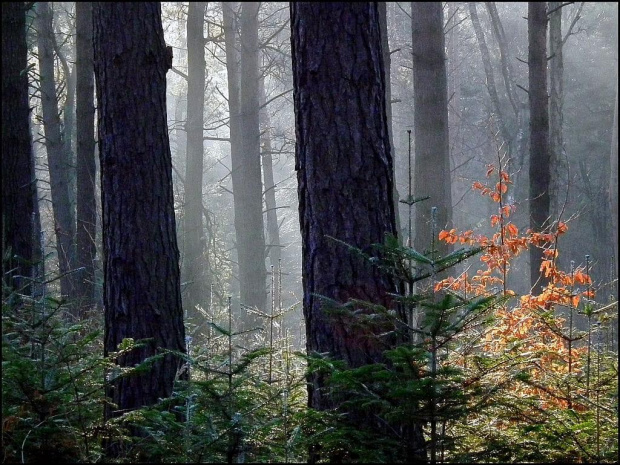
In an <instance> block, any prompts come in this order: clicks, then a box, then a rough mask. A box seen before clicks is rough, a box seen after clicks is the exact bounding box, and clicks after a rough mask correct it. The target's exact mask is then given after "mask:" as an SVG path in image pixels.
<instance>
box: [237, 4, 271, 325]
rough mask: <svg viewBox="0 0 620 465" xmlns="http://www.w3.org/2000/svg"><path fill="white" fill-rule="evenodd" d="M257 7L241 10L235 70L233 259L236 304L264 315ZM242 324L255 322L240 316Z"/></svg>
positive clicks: (245, 6) (247, 6) (248, 6)
mask: <svg viewBox="0 0 620 465" xmlns="http://www.w3.org/2000/svg"><path fill="white" fill-rule="evenodd" d="M258 6H259V3H258V2H247V3H242V5H241V19H240V30H241V40H240V49H241V66H240V78H241V81H240V82H241V83H242V85H241V86H240V89H239V120H238V124H239V126H238V129H239V131H240V132H239V133H238V135H239V136H240V137H241V141H240V147H239V153H233V155H237V157H236V158H233V160H232V182H233V193H234V199H235V202H234V203H235V231H236V233H237V252H238V257H239V282H240V287H241V303H242V304H244V305H246V306H249V307H257V308H259V309H261V310H265V308H266V304H267V293H266V283H267V275H266V270H265V232H264V222H263V201H262V198H263V195H262V194H263V186H262V181H261V167H260V125H259V115H258V113H259V112H258V80H259V79H258V78H259V75H258ZM244 319H245V320H246V322H245V323H246V325H252V326H254V325H255V323H256V322H255V318H254V317H253V316H252V315H250V314H248V315H247V317H244Z"/></svg>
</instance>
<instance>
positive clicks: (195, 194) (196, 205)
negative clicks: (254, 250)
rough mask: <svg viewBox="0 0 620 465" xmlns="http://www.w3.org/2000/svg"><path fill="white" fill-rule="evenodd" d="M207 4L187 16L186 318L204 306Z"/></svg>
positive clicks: (191, 7) (194, 5) (192, 6)
mask: <svg viewBox="0 0 620 465" xmlns="http://www.w3.org/2000/svg"><path fill="white" fill-rule="evenodd" d="M206 7H207V2H190V3H189V12H188V16H187V68H188V69H187V77H188V79H187V123H186V126H185V128H186V131H187V161H186V164H185V214H184V223H185V224H184V230H183V234H184V235H185V240H184V254H183V268H184V270H183V271H184V281H185V282H187V283H188V284H187V287H186V289H185V297H184V307H185V310H186V312H188V315H189V316H196V317H199V316H200V314H199V313H197V312H196V305H200V306H202V307H203V308H206V307H207V306H208V305H207V303H208V290H209V288H210V286H209V283H208V279H207V276H206V275H207V269H208V266H207V264H206V263H205V261H206V259H207V258H206V253H205V248H206V239H205V232H204V227H203V223H202V208H203V207H202V185H203V159H204V146H203V144H204V142H203V124H204V123H203V121H204V102H205V95H204V94H205V80H206V62H205V39H204V35H203V27H204V14H205V9H206Z"/></svg>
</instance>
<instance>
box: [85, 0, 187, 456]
mask: <svg viewBox="0 0 620 465" xmlns="http://www.w3.org/2000/svg"><path fill="white" fill-rule="evenodd" d="M93 25H94V56H95V79H96V84H97V103H98V105H97V108H98V117H99V119H98V122H99V152H100V158H101V186H102V210H103V228H102V231H103V250H104V307H105V336H104V339H105V348H104V350H105V354H106V355H108V354H110V353H112V352H114V351H116V350H117V348H118V344H119V343H121V342H122V341H123V339H125V338H133V339H134V340H141V339H147V341H146V343H145V345H144V347H142V348H139V349H136V350H133V351H131V352H129V353H127V354H126V355H123V356H120V357H118V359H117V363H118V364H119V365H120V366H122V367H131V366H135V365H136V364H138V363H140V362H142V361H144V359H145V358H146V357H150V356H153V355H155V354H157V353H158V352H160V350H161V349H169V350H176V351H181V352H184V351H185V340H184V336H185V334H184V327H183V310H182V306H181V290H180V279H179V250H178V247H177V237H176V228H175V217H174V205H173V191H172V162H171V156H170V146H169V140H168V130H167V127H166V71H167V70H168V69H170V67H171V65H172V56H171V53H170V49H166V45H165V42H164V33H163V30H162V24H161V10H160V4H159V3H143V2H135V3H94V4H93ZM180 366H181V362H180V360H179V359H178V358H177V357H174V356H172V355H166V356H165V357H164V358H163V359H161V360H159V361H157V362H155V363H153V365H152V367H151V368H150V369H149V370H147V371H146V372H144V373H141V374H140V375H133V376H128V377H123V378H120V379H117V380H116V381H114V382H113V383H112V385H111V387H110V389H109V390H108V392H107V394H108V396H109V397H110V398H111V400H112V402H113V403H114V404H116V406H117V408H116V409H114V410H113V409H112V408H111V407H110V406H109V405H108V406H107V408H106V412H105V414H106V417H107V418H110V417H113V416H116V415H119V414H120V413H122V412H126V411H128V410H133V409H136V408H138V407H141V406H144V405H152V404H154V403H156V402H157V400H158V399H160V398H166V397H168V396H170V395H171V394H172V388H173V383H174V380H175V376H177V374H178V373H177V372H178V370H179V367H180ZM112 375H113V374H112ZM108 453H111V454H112V455H114V454H115V449H114V448H112V449H111V450H109V451H108Z"/></svg>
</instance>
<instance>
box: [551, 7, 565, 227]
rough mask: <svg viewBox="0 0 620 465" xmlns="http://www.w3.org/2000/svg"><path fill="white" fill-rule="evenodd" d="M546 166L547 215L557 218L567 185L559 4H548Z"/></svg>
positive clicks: (560, 12)
mask: <svg viewBox="0 0 620 465" xmlns="http://www.w3.org/2000/svg"><path fill="white" fill-rule="evenodd" d="M549 11H550V15H549V55H550V59H549V87H550V89H549V164H550V169H551V178H550V186H549V187H550V189H549V195H550V205H551V207H550V213H551V215H552V216H551V217H552V219H553V220H556V219H557V218H558V215H559V213H560V210H561V207H562V199H561V197H562V194H565V193H564V192H560V189H561V186H568V183H569V180H568V178H567V177H566V174H565V163H564V157H563V156H562V155H563V148H564V147H563V146H564V140H563V135H562V124H563V119H564V115H563V106H564V58H563V53H562V3H561V2H549Z"/></svg>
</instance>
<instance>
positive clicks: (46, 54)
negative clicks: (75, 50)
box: [37, 2, 75, 297]
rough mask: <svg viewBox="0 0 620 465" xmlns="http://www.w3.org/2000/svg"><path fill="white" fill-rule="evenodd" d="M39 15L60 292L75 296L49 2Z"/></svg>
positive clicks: (66, 164) (66, 170)
mask: <svg viewBox="0 0 620 465" xmlns="http://www.w3.org/2000/svg"><path fill="white" fill-rule="evenodd" d="M37 15H38V34H37V41H38V49H39V75H40V80H41V86H40V88H41V110H42V113H43V127H44V130H45V148H46V150H47V162H48V165H49V172H50V188H51V193H52V207H53V211H54V231H55V233H56V250H57V254H58V264H59V268H60V274H61V278H60V292H61V294H62V295H63V296H66V297H72V296H73V293H74V283H73V279H72V277H71V276H70V275H69V274H67V273H69V272H70V271H71V270H72V265H73V258H74V238H75V222H74V219H75V218H74V215H73V212H72V208H71V195H70V192H69V188H70V187H69V171H70V170H71V163H70V160H69V154H68V153H67V150H66V148H67V147H66V145H65V141H64V139H63V134H62V131H61V124H60V116H59V113H58V98H57V96H56V85H55V81H54V53H53V50H54V30H53V28H52V12H51V9H50V5H49V3H48V2H39V3H37Z"/></svg>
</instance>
